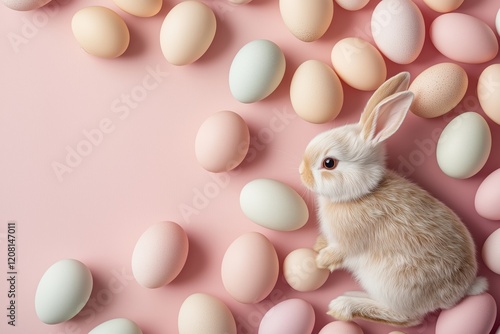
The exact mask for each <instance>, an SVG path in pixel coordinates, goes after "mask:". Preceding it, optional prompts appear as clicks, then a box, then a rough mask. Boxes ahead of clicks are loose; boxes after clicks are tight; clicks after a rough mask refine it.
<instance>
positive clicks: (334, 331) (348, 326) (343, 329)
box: [318, 321, 363, 334]
mask: <svg viewBox="0 0 500 334" xmlns="http://www.w3.org/2000/svg"><path fill="white" fill-rule="evenodd" d="M318 334H363V330H362V329H361V327H359V325H358V324H357V323H355V322H351V321H333V322H330V323H329V324H327V325H326V326H325V327H323V328H322V329H321V330H320V331H319V333H318Z"/></svg>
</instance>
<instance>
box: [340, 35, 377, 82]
mask: <svg viewBox="0 0 500 334" xmlns="http://www.w3.org/2000/svg"><path fill="white" fill-rule="evenodd" d="M331 60H332V64H333V69H334V70H335V72H336V73H337V74H338V76H339V77H340V78H341V79H342V80H343V81H344V82H345V83H347V84H348V85H349V86H351V87H353V88H356V89H359V90H364V91H371V90H375V89H377V88H378V87H379V86H380V85H381V84H382V83H383V82H384V81H385V79H386V77H387V67H386V65H385V61H384V58H382V55H381V54H380V52H379V51H378V50H377V49H376V48H375V47H374V46H373V45H371V44H370V43H368V42H367V41H365V40H363V39H361V38H358V37H348V38H344V39H342V40H340V41H338V42H337V43H336V44H335V45H334V47H333V49H332V54H331Z"/></svg>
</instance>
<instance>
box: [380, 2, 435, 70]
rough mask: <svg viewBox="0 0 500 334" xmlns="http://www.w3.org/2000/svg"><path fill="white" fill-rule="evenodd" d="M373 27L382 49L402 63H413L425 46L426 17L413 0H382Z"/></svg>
mask: <svg viewBox="0 0 500 334" xmlns="http://www.w3.org/2000/svg"><path fill="white" fill-rule="evenodd" d="M371 29H372V35H373V39H374V41H375V44H376V45H377V47H378V48H379V50H380V51H381V52H382V53H383V54H384V55H385V56H386V57H387V58H389V59H390V60H392V61H393V62H395V63H398V64H409V63H411V62H413V61H414V60H415V59H417V57H418V56H419V55H420V52H421V51H422V48H423V46H424V41H425V22H424V17H423V16H422V13H421V12H420V9H419V8H418V6H417V5H416V4H415V3H414V2H413V1H412V0H392V1H381V2H379V4H378V5H377V7H375V9H374V10H373V14H372V17H371Z"/></svg>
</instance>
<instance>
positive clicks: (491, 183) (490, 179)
mask: <svg viewBox="0 0 500 334" xmlns="http://www.w3.org/2000/svg"><path fill="white" fill-rule="evenodd" d="M499 185H500V169H497V170H495V171H494V172H492V173H491V174H490V175H488V176H487V177H486V178H485V179H484V180H483V182H481V184H480V185H479V188H478V189H477V191H476V197H475V201H474V204H475V207H476V211H477V213H478V214H479V215H480V216H481V217H483V218H486V219H490V220H500V205H498V204H499V203H500V186H499Z"/></svg>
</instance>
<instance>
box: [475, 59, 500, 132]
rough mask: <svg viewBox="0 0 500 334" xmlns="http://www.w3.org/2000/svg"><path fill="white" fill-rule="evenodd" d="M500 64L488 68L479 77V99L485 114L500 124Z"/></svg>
mask: <svg viewBox="0 0 500 334" xmlns="http://www.w3.org/2000/svg"><path fill="white" fill-rule="evenodd" d="M499 82H500V64H492V65H490V66H488V67H486V68H485V69H484V70H483V71H482V72H481V75H480V76H479V81H478V83H477V97H478V99H479V103H480V104H481V108H483V111H484V113H485V114H486V115H487V116H488V117H489V118H490V119H491V120H492V121H493V122H495V123H497V124H500V85H499V84H498V83H499Z"/></svg>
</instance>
